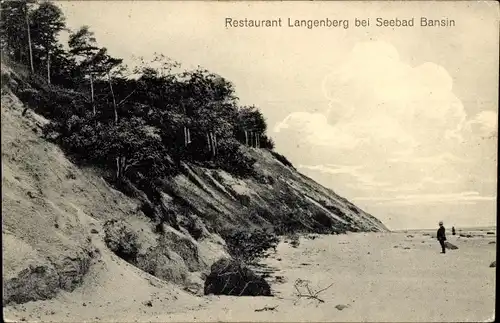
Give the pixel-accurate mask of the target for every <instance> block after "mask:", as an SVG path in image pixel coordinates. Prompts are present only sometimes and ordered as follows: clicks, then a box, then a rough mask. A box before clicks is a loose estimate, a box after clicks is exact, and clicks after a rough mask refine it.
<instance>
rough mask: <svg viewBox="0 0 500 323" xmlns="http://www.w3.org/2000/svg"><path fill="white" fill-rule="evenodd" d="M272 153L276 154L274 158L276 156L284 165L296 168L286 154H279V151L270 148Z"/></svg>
mask: <svg viewBox="0 0 500 323" xmlns="http://www.w3.org/2000/svg"><path fill="white" fill-rule="evenodd" d="M270 153H271V154H272V155H273V156H274V158H276V159H277V160H278V161H279V162H281V163H282V164H283V165H285V166H288V167H291V168H293V169H295V167H294V166H293V164H292V163H291V162H290V161H289V160H288V159H287V158H286V157H285V156H283V155H281V154H278V153H277V152H275V151H272V150H270Z"/></svg>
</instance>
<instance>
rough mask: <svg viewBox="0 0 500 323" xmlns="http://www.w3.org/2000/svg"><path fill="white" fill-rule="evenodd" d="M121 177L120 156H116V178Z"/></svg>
mask: <svg viewBox="0 0 500 323" xmlns="http://www.w3.org/2000/svg"><path fill="white" fill-rule="evenodd" d="M118 179H120V157H116V180H118Z"/></svg>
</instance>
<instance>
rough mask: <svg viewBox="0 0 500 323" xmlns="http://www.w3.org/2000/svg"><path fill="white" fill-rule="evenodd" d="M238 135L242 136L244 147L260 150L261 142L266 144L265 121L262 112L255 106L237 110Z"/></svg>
mask: <svg viewBox="0 0 500 323" xmlns="http://www.w3.org/2000/svg"><path fill="white" fill-rule="evenodd" d="M237 123H238V133H239V134H240V137H241V134H243V136H244V138H245V141H244V142H245V145H247V146H251V147H255V148H260V146H261V143H262V142H263V141H265V142H268V139H267V137H266V136H265V133H266V130H267V124H266V120H265V118H264V115H263V114H262V112H260V111H259V110H258V109H257V108H256V107H255V106H243V107H240V108H239V109H238V121H237Z"/></svg>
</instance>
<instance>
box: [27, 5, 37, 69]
mask: <svg viewBox="0 0 500 323" xmlns="http://www.w3.org/2000/svg"><path fill="white" fill-rule="evenodd" d="M25 18H26V28H27V32H28V48H29V52H30V67H31V73H33V74H34V73H35V67H34V66H33V50H32V48H31V31H30V20H29V12H28V3H26V4H25Z"/></svg>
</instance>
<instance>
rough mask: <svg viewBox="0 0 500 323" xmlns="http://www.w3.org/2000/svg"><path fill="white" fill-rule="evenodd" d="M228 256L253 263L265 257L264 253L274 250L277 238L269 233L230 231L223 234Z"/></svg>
mask: <svg viewBox="0 0 500 323" xmlns="http://www.w3.org/2000/svg"><path fill="white" fill-rule="evenodd" d="M223 238H224V240H225V241H226V245H227V248H228V252H229V254H230V255H231V256H232V257H233V258H235V259H239V260H242V261H244V262H250V263H251V262H254V261H255V260H257V259H258V258H263V257H266V256H267V254H266V251H267V250H269V249H270V248H274V249H275V248H276V246H277V245H278V243H279V238H278V237H277V236H276V235H275V234H274V233H271V232H269V231H264V230H260V229H255V230H232V231H230V232H225V233H223Z"/></svg>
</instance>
